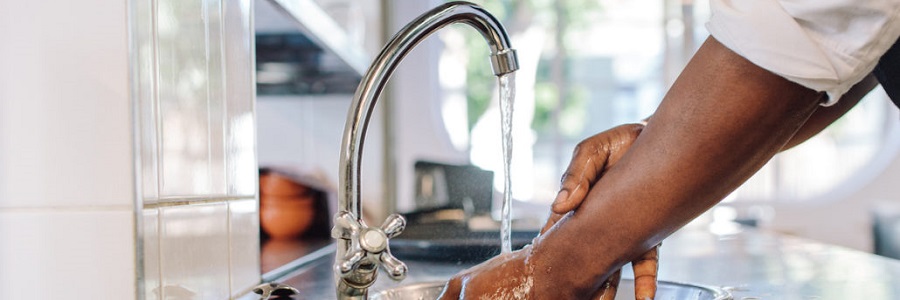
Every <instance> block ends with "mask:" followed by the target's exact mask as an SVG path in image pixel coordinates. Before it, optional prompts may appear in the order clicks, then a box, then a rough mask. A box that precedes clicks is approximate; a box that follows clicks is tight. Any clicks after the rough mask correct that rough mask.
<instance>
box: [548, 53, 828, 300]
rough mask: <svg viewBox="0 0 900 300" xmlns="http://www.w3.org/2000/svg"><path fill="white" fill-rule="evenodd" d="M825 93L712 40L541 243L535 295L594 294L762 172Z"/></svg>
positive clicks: (571, 296) (565, 296)
mask: <svg viewBox="0 0 900 300" xmlns="http://www.w3.org/2000/svg"><path fill="white" fill-rule="evenodd" d="M821 98H822V95H821V94H819V93H816V92H815V91H812V90H809V89H806V88H804V87H802V86H800V85H798V84H795V83H792V82H789V81H787V80H785V79H783V78H781V77H779V76H777V75H775V74H772V73H770V72H768V71H766V70H763V69H761V68H759V67H758V66H756V65H753V64H752V63H750V62H749V61H747V60H745V59H743V58H742V57H740V56H739V55H737V54H736V53H734V52H732V51H730V50H728V49H727V48H725V47H724V46H722V45H721V44H719V43H718V42H717V41H715V40H714V39H712V38H710V39H709V40H708V41H707V42H706V43H705V44H704V45H703V46H702V47H701V49H700V50H699V51H698V53H697V54H696V55H695V56H694V59H693V60H692V61H691V62H690V63H689V64H688V66H687V68H686V69H685V70H684V72H683V73H682V75H681V77H679V78H678V80H677V81H676V83H675V84H674V85H673V87H672V88H671V89H670V90H669V93H668V94H667V95H666V97H665V98H664V99H663V102H662V104H661V105H660V107H659V109H658V110H657V112H656V113H655V114H654V116H653V118H652V119H651V120H649V122H648V124H647V126H646V127H645V128H644V130H643V132H642V133H641V135H640V136H639V137H638V138H637V140H636V141H635V142H634V144H633V145H632V147H631V149H630V150H629V151H628V153H626V154H625V155H624V156H623V157H622V158H621V160H620V161H619V162H618V163H617V165H616V166H615V167H613V168H610V169H609V170H608V171H607V172H606V174H604V175H603V177H602V178H600V180H599V181H597V183H596V184H595V187H596V188H592V189H591V190H590V192H588V195H587V197H586V199H585V200H586V201H584V203H583V204H582V205H581V207H580V208H579V209H578V211H576V212H574V213H571V214H569V215H567V216H566V217H564V218H563V219H561V220H560V222H559V223H557V225H555V226H554V227H553V228H552V229H551V230H549V231H548V232H547V233H546V234H545V235H543V236H541V238H539V239H538V240H537V241H536V242H535V245H534V252H533V254H532V257H531V263H532V264H534V268H535V270H546V272H542V271H536V272H535V273H534V277H535V278H534V283H535V287H534V289H533V290H532V292H533V293H534V295H535V298H536V299H544V298H548V297H549V298H552V296H556V297H563V298H572V299H575V298H584V297H583V296H584V295H589V294H590V293H591V292H592V291H595V290H596V289H597V288H598V285H599V283H600V282H603V280H604V279H605V278H606V277H608V276H609V275H610V274H612V273H613V271H615V270H616V269H618V268H619V267H621V266H622V265H623V264H624V263H626V262H627V261H629V260H630V259H631V258H635V257H638V255H639V254H641V253H643V252H645V251H647V250H648V249H650V248H651V247H652V246H654V245H656V244H658V243H659V242H660V241H661V240H662V239H663V238H664V237H666V236H668V235H669V234H671V233H672V232H674V231H675V230H677V229H678V228H680V227H681V226H683V225H684V224H686V223H687V222H688V221H690V220H691V219H693V218H694V217H696V216H697V215H699V214H700V213H702V212H703V211H705V210H707V209H708V208H709V207H711V206H712V205H714V204H716V203H717V202H718V201H720V200H721V199H722V198H723V197H724V196H726V195H727V194H728V193H730V192H731V191H732V190H734V189H735V188H736V187H737V186H738V185H740V184H741V183H742V182H743V181H745V180H746V179H747V178H748V177H749V176H750V175H752V174H753V173H754V172H755V171H756V170H758V169H759V168H760V167H761V166H762V165H763V164H764V163H765V162H766V161H768V160H769V159H770V158H771V157H772V156H773V155H774V154H775V153H776V152H778V151H779V150H780V149H782V148H783V147H784V146H785V145H786V143H787V142H788V140H790V139H791V137H793V136H794V135H795V133H796V132H797V131H798V129H799V128H800V127H801V126H802V125H803V124H804V123H806V121H807V119H808V118H809V117H810V115H812V114H813V112H815V111H816V108H817V107H818V103H819V102H820V101H821ZM585 237H590V238H585ZM608 241H615V242H614V243H609V242H608ZM553 245H567V246H566V247H558V246H556V247H554V246H553ZM554 266H556V267H554ZM559 266H578V267H570V268H563V267H559ZM561 287H565V288H563V289H561ZM560 291H566V293H568V294H564V295H558V293H559V292H560Z"/></svg>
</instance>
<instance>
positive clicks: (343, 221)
mask: <svg viewBox="0 0 900 300" xmlns="http://www.w3.org/2000/svg"><path fill="white" fill-rule="evenodd" d="M404 228H406V219H404V218H403V217H402V216H400V215H398V214H392V215H390V216H388V217H387V219H386V220H385V221H384V224H382V225H381V227H380V228H379V227H369V226H366V224H365V223H364V222H362V221H360V220H357V219H356V217H355V216H354V215H353V214H352V213H350V212H348V211H341V212H339V213H337V214H335V216H334V228H333V229H332V230H331V237H333V238H336V239H345V240H349V241H350V249H348V250H347V254H346V255H345V256H344V257H343V258H342V259H341V261H340V262H339V263H337V264H335V268H336V269H337V271H338V272H339V273H340V274H341V276H342V277H345V278H346V277H349V276H351V275H352V274H353V272H355V271H356V270H358V269H359V266H360V265H363V264H364V263H365V264H376V265H381V267H382V268H383V269H384V271H385V272H387V273H388V276H390V277H391V278H392V279H394V280H403V278H406V264H404V263H403V262H401V261H400V260H397V258H396V257H394V256H393V255H391V249H390V247H389V246H388V241H389V240H390V239H391V238H393V237H395V236H397V235H399V234H400V233H401V232H403V229H404Z"/></svg>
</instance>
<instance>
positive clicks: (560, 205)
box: [551, 124, 644, 214]
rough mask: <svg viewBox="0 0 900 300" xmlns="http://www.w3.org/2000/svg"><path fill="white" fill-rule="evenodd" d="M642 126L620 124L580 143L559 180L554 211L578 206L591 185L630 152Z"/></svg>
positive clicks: (559, 211) (558, 211)
mask: <svg viewBox="0 0 900 300" xmlns="http://www.w3.org/2000/svg"><path fill="white" fill-rule="evenodd" d="M643 129H644V125H642V124H625V125H620V126H617V127H614V128H612V129H610V130H607V131H604V132H601V133H598V134H596V135H594V136H591V137H589V138H587V139H585V140H584V141H582V142H581V143H579V144H578V145H577V146H576V147H575V151H574V153H573V154H572V161H571V162H569V166H568V167H567V169H566V172H565V173H564V174H563V177H562V180H561V181H560V191H559V193H558V194H557V195H556V199H554V201H553V205H552V207H551V208H552V210H553V212H555V213H558V214H564V213H566V212H569V211H571V210H574V209H575V208H578V206H579V205H581V202H582V201H584V197H585V195H587V192H588V190H590V188H591V186H592V185H593V184H594V183H595V182H596V181H597V179H598V178H600V176H602V175H603V172H605V170H606V169H608V168H609V167H611V166H612V165H614V164H615V163H616V162H617V161H618V160H619V159H620V158H621V157H622V155H624V154H625V152H627V150H628V148H630V147H631V144H633V143H634V140H635V139H637V137H638V135H640V133H641V131H643Z"/></svg>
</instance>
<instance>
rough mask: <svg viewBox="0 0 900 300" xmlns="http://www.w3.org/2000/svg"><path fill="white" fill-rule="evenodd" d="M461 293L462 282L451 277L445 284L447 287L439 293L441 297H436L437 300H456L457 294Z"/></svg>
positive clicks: (457, 278)
mask: <svg viewBox="0 0 900 300" xmlns="http://www.w3.org/2000/svg"><path fill="white" fill-rule="evenodd" d="M461 291H462V280H461V279H459V277H453V278H452V279H450V281H448V282H447V285H446V286H444V291H442V292H441V296H440V297H438V299H439V300H457V299H459V294H460V292H461Z"/></svg>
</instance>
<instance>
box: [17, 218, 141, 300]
mask: <svg viewBox="0 0 900 300" xmlns="http://www.w3.org/2000/svg"><path fill="white" fill-rule="evenodd" d="M133 220H134V211H133V210H131V209H126V210H110V211H81V210H75V209H72V210H57V211H47V210H34V211H30V210H15V211H10V210H6V211H0V241H2V242H0V243H2V244H0V266H2V267H0V299H35V298H36V297H37V298H40V299H75V300H78V299H98V297H100V295H102V297H100V298H103V299H132V298H134V297H135V295H136V293H137V291H136V285H135V282H137V280H136V278H135V272H134V270H135V261H136V260H135V247H134V226H128V225H132V224H133Z"/></svg>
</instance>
